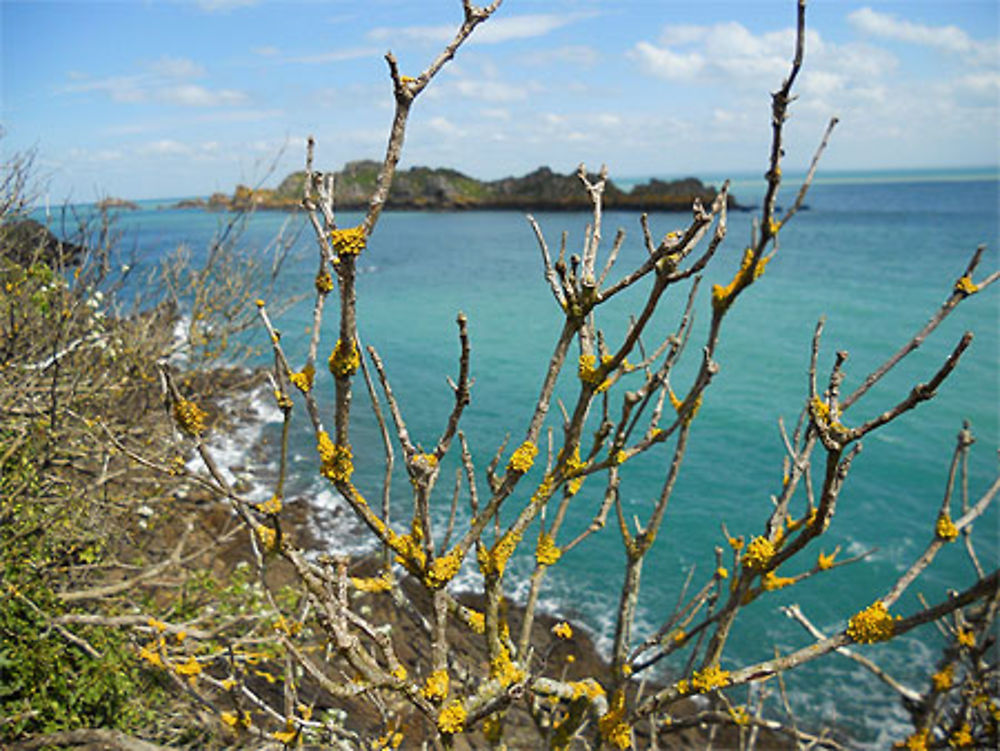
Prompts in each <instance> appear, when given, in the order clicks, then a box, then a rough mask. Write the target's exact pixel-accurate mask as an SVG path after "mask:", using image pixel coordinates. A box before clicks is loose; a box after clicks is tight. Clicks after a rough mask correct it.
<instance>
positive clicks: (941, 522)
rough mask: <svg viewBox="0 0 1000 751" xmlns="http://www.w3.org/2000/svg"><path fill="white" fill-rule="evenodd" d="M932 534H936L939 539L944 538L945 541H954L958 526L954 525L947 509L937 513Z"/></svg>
mask: <svg viewBox="0 0 1000 751" xmlns="http://www.w3.org/2000/svg"><path fill="white" fill-rule="evenodd" d="M934 534H935V535H937V537H938V539H939V540H944V541H945V542H954V541H955V539H956V538H957V537H958V527H956V526H955V523H954V522H953V521H952V520H951V516H950V515H949V514H948V512H947V511H943V512H942V513H940V514H939V515H938V518H937V522H936V523H935V525H934Z"/></svg>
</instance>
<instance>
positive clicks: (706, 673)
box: [691, 665, 729, 693]
mask: <svg viewBox="0 0 1000 751" xmlns="http://www.w3.org/2000/svg"><path fill="white" fill-rule="evenodd" d="M728 685H729V671H728V670H722V669H721V668H720V667H719V666H718V665H709V666H708V667H707V668H705V669H704V670H695V671H694V673H692V674H691V688H692V689H693V690H694V691H697V692H699V693H707V692H709V691H713V690H715V689H717V688H723V687H724V686H728Z"/></svg>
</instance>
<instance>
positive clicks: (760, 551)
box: [743, 537, 774, 571]
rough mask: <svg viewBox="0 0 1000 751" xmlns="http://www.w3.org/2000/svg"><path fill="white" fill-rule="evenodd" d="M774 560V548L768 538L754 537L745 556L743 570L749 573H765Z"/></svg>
mask: <svg viewBox="0 0 1000 751" xmlns="http://www.w3.org/2000/svg"><path fill="white" fill-rule="evenodd" d="M772 558H774V546H773V545H772V544H771V541H770V540H768V539H767V538H766V537H754V538H753V539H752V540H750V544H749V545H747V551H746V553H744V554H743V568H745V569H747V570H749V571H763V570H764V569H765V568H767V565H768V563H770V562H771V559H772Z"/></svg>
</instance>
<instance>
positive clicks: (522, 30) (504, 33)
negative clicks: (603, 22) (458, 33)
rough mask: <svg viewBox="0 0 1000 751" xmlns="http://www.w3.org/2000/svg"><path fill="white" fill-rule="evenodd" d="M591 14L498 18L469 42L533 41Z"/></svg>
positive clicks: (553, 14) (547, 14)
mask: <svg viewBox="0 0 1000 751" xmlns="http://www.w3.org/2000/svg"><path fill="white" fill-rule="evenodd" d="M591 16H592V14H589V13H532V14H526V15H523V16H497V17H494V18H491V19H490V20H489V23H486V24H483V26H482V27H481V28H479V29H476V31H475V32H473V35H472V38H471V39H470V40H469V41H470V42H471V43H474V44H500V43H502V42H509V41H511V40H512V39H533V38H535V37H541V36H546V35H547V34H549V33H550V32H553V31H555V30H556V29H559V28H562V27H563V26H568V25H569V24H571V23H575V22H576V21H579V20H581V19H583V18H589V17H591Z"/></svg>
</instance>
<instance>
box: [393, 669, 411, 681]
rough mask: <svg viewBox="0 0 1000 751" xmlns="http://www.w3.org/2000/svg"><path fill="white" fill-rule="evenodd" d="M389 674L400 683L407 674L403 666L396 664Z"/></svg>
mask: <svg viewBox="0 0 1000 751" xmlns="http://www.w3.org/2000/svg"><path fill="white" fill-rule="evenodd" d="M391 675H392V677H393V678H395V679H396V680H397V681H399V682H400V683H402V682H403V681H405V680H406V676H407V673H406V668H404V667H403V666H402V665H397V666H396V667H395V668H393V669H392V671H391Z"/></svg>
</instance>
